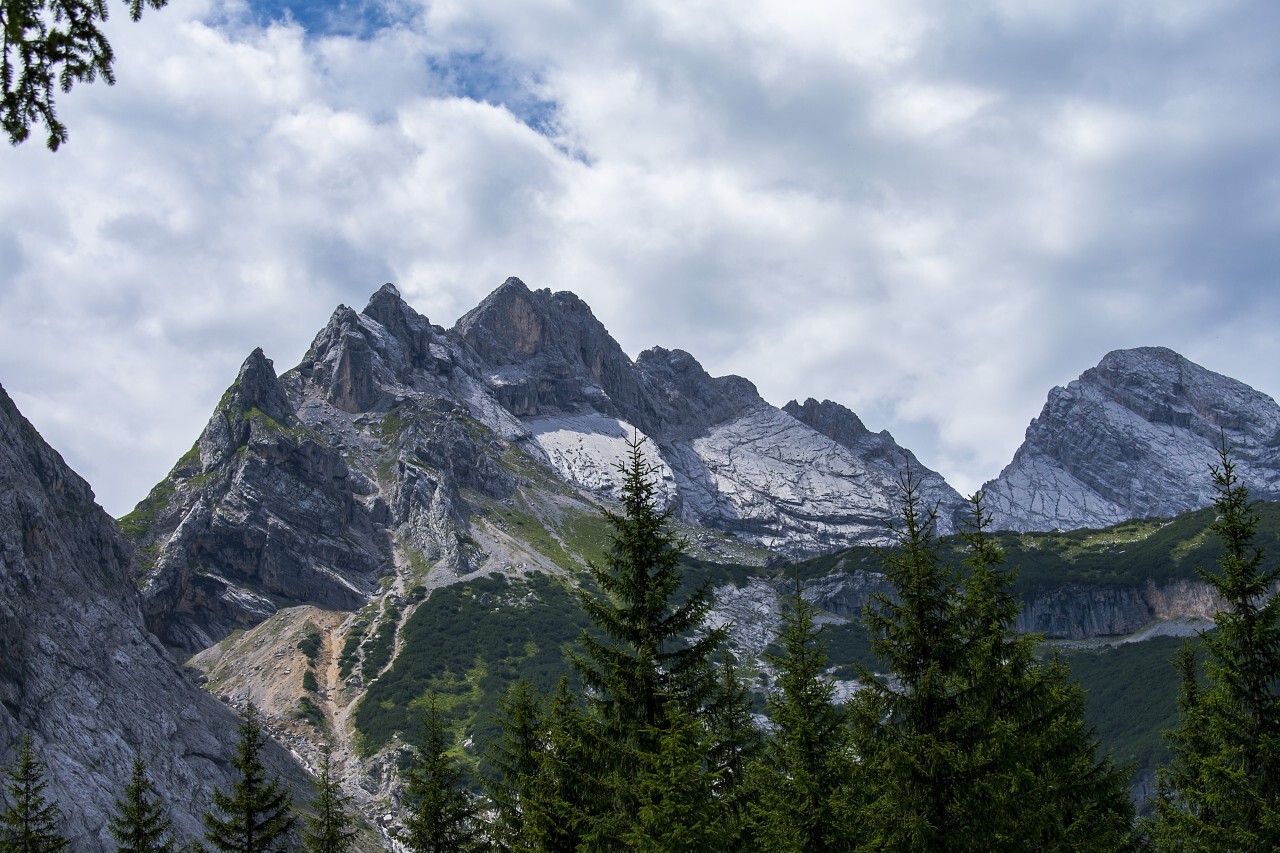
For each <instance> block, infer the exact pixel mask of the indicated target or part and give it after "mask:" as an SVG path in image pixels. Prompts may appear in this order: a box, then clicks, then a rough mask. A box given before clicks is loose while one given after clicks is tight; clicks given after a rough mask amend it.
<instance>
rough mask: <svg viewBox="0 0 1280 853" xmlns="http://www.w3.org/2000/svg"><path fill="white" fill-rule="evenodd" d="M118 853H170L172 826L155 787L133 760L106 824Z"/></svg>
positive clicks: (144, 769)
mask: <svg viewBox="0 0 1280 853" xmlns="http://www.w3.org/2000/svg"><path fill="white" fill-rule="evenodd" d="M107 828H108V829H109V830H110V831H111V837H112V838H114V839H115V840H116V844H117V845H118V847H117V849H118V850H119V851H120V853H170V851H172V850H173V849H174V848H173V838H172V829H173V824H172V823H171V822H170V821H169V818H168V816H167V815H166V814H165V808H164V804H163V803H162V802H161V801H160V798H159V796H157V794H156V788H155V785H153V784H152V783H151V779H150V778H149V777H148V776H147V765H146V762H144V761H143V760H142V759H141V758H140V757H135V758H134V759H133V773H132V775H131V776H130V778H129V784H128V785H126V786H125V789H124V798H123V799H120V800H116V814H115V816H114V817H112V818H111V820H110V821H109V822H108V824H107Z"/></svg>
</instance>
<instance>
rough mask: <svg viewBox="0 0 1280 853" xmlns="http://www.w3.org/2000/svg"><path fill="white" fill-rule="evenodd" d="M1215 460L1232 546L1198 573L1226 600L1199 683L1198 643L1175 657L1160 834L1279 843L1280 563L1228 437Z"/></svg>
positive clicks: (1216, 844)
mask: <svg viewBox="0 0 1280 853" xmlns="http://www.w3.org/2000/svg"><path fill="white" fill-rule="evenodd" d="M1219 459H1220V462H1221V467H1216V466H1215V467H1214V468H1212V469H1211V473H1212V476H1213V484H1214V488H1215V490H1216V492H1217V497H1216V499H1215V501H1214V507H1215V509H1216V510H1217V512H1218V518H1217V520H1216V521H1215V522H1214V524H1213V525H1212V528H1211V529H1212V530H1213V531H1214V532H1215V533H1216V534H1217V535H1218V537H1219V538H1220V539H1221V540H1222V543H1223V546H1224V553H1223V555H1222V557H1221V558H1220V559H1219V561H1218V569H1217V571H1212V570H1206V569H1200V570H1199V571H1200V575H1201V577H1203V578H1204V580H1205V582H1206V583H1208V584H1209V585H1210V586H1212V587H1213V588H1214V589H1215V590H1216V591H1217V593H1218V595H1219V596H1221V598H1222V600H1223V601H1224V603H1225V605H1226V607H1225V609H1223V610H1221V611H1220V612H1219V613H1218V614H1217V615H1216V616H1215V617H1214V627H1215V630H1214V631H1213V632H1212V633H1206V634H1202V635H1201V643H1202V644H1203V647H1204V649H1205V652H1206V653H1207V659H1206V661H1205V683H1204V684H1203V685H1201V684H1200V682H1199V677H1198V674H1197V672H1196V663H1195V652H1194V649H1192V648H1190V647H1187V648H1184V649H1183V651H1182V652H1181V654H1179V656H1178V658H1177V660H1176V665H1177V667H1178V670H1179V673H1180V675H1181V680H1182V693H1181V696H1180V698H1179V703H1178V707H1179V711H1180V720H1179V727H1178V728H1177V729H1175V730H1174V731H1172V732H1169V733H1167V735H1166V736H1167V737H1168V739H1169V742H1170V745H1171V747H1172V748H1173V759H1172V760H1171V762H1170V764H1169V766H1168V767H1165V768H1161V770H1160V771H1159V773H1158V774H1157V778H1158V780H1159V788H1160V794H1159V797H1158V799H1157V803H1156V808H1157V820H1156V822H1155V824H1154V825H1153V826H1152V837H1153V838H1154V840H1155V841H1156V843H1157V845H1158V846H1159V847H1160V848H1162V849H1167V850H1275V849H1278V848H1280V681H1278V678H1280V597H1277V596H1276V595H1274V594H1273V592H1272V591H1273V589H1274V587H1275V585H1276V583H1277V581H1280V566H1273V567H1271V568H1265V567H1264V566H1263V560H1264V557H1263V553H1262V551H1261V550H1260V549H1259V548H1257V547H1256V546H1255V545H1254V543H1253V539H1254V531H1255V528H1256V527H1257V524H1258V516H1257V514H1256V512H1255V511H1254V509H1253V507H1252V506H1251V505H1250V503H1249V490H1248V488H1247V487H1246V486H1245V485H1244V483H1243V482H1241V480H1240V477H1239V475H1238V474H1237V473H1236V469H1235V464H1234V463H1233V462H1232V461H1231V457H1230V452H1229V449H1228V448H1227V445H1226V440H1225V438H1224V439H1223V441H1222V445H1221V447H1220V448H1219Z"/></svg>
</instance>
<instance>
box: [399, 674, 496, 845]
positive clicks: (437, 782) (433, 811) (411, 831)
mask: <svg viewBox="0 0 1280 853" xmlns="http://www.w3.org/2000/svg"><path fill="white" fill-rule="evenodd" d="M448 747H449V743H448V738H447V735H446V733H445V729H444V720H443V719H442V718H441V715H440V705H439V702H438V701H437V699H436V696H435V694H431V695H430V697H429V699H428V704H427V710H426V713H425V715H424V717H423V737H422V743H421V744H420V745H418V746H416V747H415V748H414V750H413V759H412V764H411V766H410V768H409V770H408V772H407V774H406V779H405V796H406V798H407V799H408V801H409V803H410V807H411V809H412V812H411V813H410V815H409V818H408V820H406V821H405V832H404V834H403V835H402V836H401V838H400V840H401V841H402V842H403V843H404V844H405V845H406V846H407V847H408V848H409V849H410V850H414V851H417V853H465V851H467V850H472V849H475V847H476V846H477V838H478V835H479V833H478V831H477V829H478V827H477V825H476V813H475V807H474V806H473V805H472V804H471V799H470V797H469V796H468V794H467V791H466V788H465V787H464V786H463V776H462V771H461V770H460V769H459V768H458V766H457V763H456V762H455V761H454V759H453V757H452V756H450V755H449V754H448V752H447V749H448Z"/></svg>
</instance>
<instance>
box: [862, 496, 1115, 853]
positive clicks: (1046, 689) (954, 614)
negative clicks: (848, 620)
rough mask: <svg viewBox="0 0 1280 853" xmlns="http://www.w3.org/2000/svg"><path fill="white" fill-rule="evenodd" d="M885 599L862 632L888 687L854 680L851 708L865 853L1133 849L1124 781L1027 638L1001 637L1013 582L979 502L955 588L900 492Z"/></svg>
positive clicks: (927, 523)
mask: <svg viewBox="0 0 1280 853" xmlns="http://www.w3.org/2000/svg"><path fill="white" fill-rule="evenodd" d="M903 485H904V495H903V506H902V527H901V529H900V530H898V531H896V532H897V535H898V538H899V545H900V547H899V548H897V549H895V550H893V551H889V552H886V554H885V557H884V560H885V575H886V577H887V579H888V580H889V581H890V583H892V585H893V587H894V590H895V593H896V595H895V596H894V597H892V598H890V597H888V596H883V595H881V596H877V597H876V598H875V599H874V600H873V604H872V605H871V606H869V607H868V612H867V621H868V625H869V627H870V629H871V633H872V637H873V641H872V642H873V646H874V649H875V652H876V655H877V657H878V658H879V659H880V660H881V661H883V662H885V663H886V664H888V665H889V667H890V669H891V670H892V673H893V678H892V679H891V680H886V681H882V680H879V679H876V678H875V677H874V676H873V675H872V674H871V673H870V672H867V673H865V674H864V681H866V684H867V689H865V690H863V691H861V692H860V693H858V694H857V695H856V696H855V698H854V700H853V702H852V705H851V711H852V714H853V720H854V724H855V725H854V739H855V742H854V751H855V753H856V754H857V755H858V757H859V762H858V771H859V773H858V775H859V778H860V779H861V781H862V784H863V786H864V791H863V796H865V798H866V803H865V805H864V806H863V808H862V811H861V815H862V821H863V827H862V830H863V831H864V832H865V833H866V834H867V837H866V843H868V844H869V845H870V846H872V847H875V848H877V849H895V850H942V849H946V850H975V851H976V850H984V851H985V850H1011V851H1012V850H1029V849H1033V850H1076V849H1082V848H1088V849H1105V850H1118V849H1125V848H1126V847H1127V846H1130V845H1131V844H1133V838H1132V821H1133V806H1132V803H1131V802H1130V801H1129V798H1128V792H1127V790H1126V787H1125V784H1124V777H1123V776H1122V775H1121V774H1120V772H1118V771H1117V770H1116V769H1115V767H1114V765H1113V764H1112V763H1111V761H1110V759H1109V758H1107V759H1103V760H1099V759H1098V758H1097V755H1096V753H1097V742H1096V740H1095V739H1094V738H1093V735H1092V732H1091V731H1090V730H1089V729H1088V728H1087V727H1086V725H1085V723H1084V696H1083V693H1082V692H1081V690H1080V689H1079V687H1078V686H1076V685H1075V684H1073V683H1072V682H1071V681H1070V672H1069V670H1068V669H1067V667H1066V665H1065V664H1063V663H1061V662H1060V661H1058V660H1054V661H1052V662H1051V663H1049V664H1041V662H1040V661H1039V659H1038V655H1037V651H1036V646H1037V643H1038V640H1039V638H1037V637H1034V636H1019V635H1018V634H1016V633H1015V632H1014V629H1013V626H1014V622H1015V620H1016V618H1017V613H1018V603H1017V600H1016V598H1015V597H1014V596H1013V594H1012V591H1011V586H1012V579H1011V578H1010V576H1009V575H1008V574H1007V573H1004V572H1001V571H999V570H998V566H999V565H1000V564H1001V563H1002V562H1003V559H1004V557H1003V554H1002V552H1001V551H1000V549H999V547H998V546H997V545H996V543H995V541H994V540H993V539H992V538H991V537H989V536H988V535H987V534H986V532H985V529H984V527H985V521H986V518H985V516H984V514H983V511H982V507H981V502H980V498H975V499H974V518H975V521H974V524H973V527H972V528H971V529H969V530H968V531H967V532H966V533H965V534H964V535H963V537H962V539H963V541H964V542H965V543H966V546H967V554H966V563H967V569H968V571H967V573H966V574H962V573H960V572H959V571H958V570H957V569H955V568H953V567H952V566H951V565H950V564H949V563H948V562H947V561H946V560H945V559H944V558H943V556H942V554H941V552H940V550H939V548H938V546H937V542H936V540H935V539H934V537H933V527H934V521H935V517H934V516H933V514H932V513H931V512H930V511H929V510H927V509H924V508H923V507H922V505H921V503H920V498H919V495H918V493H917V492H916V483H915V481H914V480H913V479H912V478H911V477H910V475H908V477H907V479H906V480H905V482H904V484H903Z"/></svg>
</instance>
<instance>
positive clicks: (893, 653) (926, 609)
mask: <svg viewBox="0 0 1280 853" xmlns="http://www.w3.org/2000/svg"><path fill="white" fill-rule="evenodd" d="M902 490H903V495H902V507H901V513H902V519H901V527H900V528H894V529H893V532H894V534H895V536H896V539H897V547H896V548H894V549H890V550H886V551H885V552H884V553H883V554H882V560H883V563H884V574H885V579H886V580H887V581H889V583H890V584H891V585H892V586H893V588H894V591H895V593H896V595H895V596H893V597H890V596H888V595H885V594H877V595H875V596H873V597H872V600H871V602H870V603H869V604H868V606H867V610H866V617H865V618H866V625H867V628H868V630H869V631H870V633H871V646H872V650H873V651H874V652H875V654H876V657H877V658H878V659H879V660H880V662H881V663H882V664H884V665H886V666H888V667H889V669H890V671H891V673H892V675H891V678H890V679H889V680H881V679H879V678H877V677H876V676H875V675H874V674H872V673H871V672H870V671H869V670H865V669H863V671H862V673H861V680H862V681H863V689H862V690H860V691H859V692H858V693H857V694H855V696H854V700H853V701H852V702H851V704H850V711H851V714H852V720H853V723H854V750H855V752H856V753H857V755H858V757H859V769H860V775H861V776H862V777H864V778H866V779H869V780H873V781H874V783H875V784H874V786H873V787H869V788H868V790H867V791H866V794H867V796H868V801H867V802H866V804H865V805H864V806H863V808H862V821H863V822H864V824H865V829H866V831H867V833H868V840H869V842H870V843H871V844H872V846H874V847H877V848H882V849H891V850H941V849H944V848H945V846H946V843H947V840H948V839H949V838H952V837H954V834H953V833H952V829H953V827H952V825H951V817H950V805H951V797H952V795H953V794H954V792H955V790H956V789H957V787H958V784H959V781H960V780H959V778H957V777H958V769H959V768H957V766H956V764H955V754H954V751H953V744H954V742H955V741H956V739H957V735H958V734H959V733H958V732H957V731H956V730H955V727H956V725H957V724H958V722H959V716H958V714H957V710H958V708H957V704H958V703H957V699H956V692H957V691H956V679H957V676H958V674H959V672H960V668H961V664H962V659H963V652H964V649H963V646H962V643H961V636H960V625H959V614H958V612H957V607H956V603H957V599H958V596H959V590H960V578H959V575H958V573H957V572H956V571H955V570H954V569H953V568H951V567H950V566H947V565H945V564H944V563H943V561H942V558H941V555H940V553H939V549H938V545H937V541H936V539H935V536H934V531H935V527H936V522H937V516H936V513H935V512H934V511H932V510H930V509H927V508H926V507H924V505H923V503H922V499H921V497H920V493H919V490H918V482H917V481H916V480H915V478H914V476H913V475H912V473H911V472H910V471H908V472H907V475H906V476H905V478H904V479H903V482H902Z"/></svg>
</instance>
